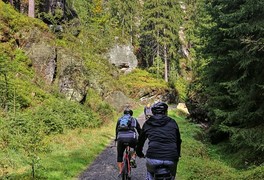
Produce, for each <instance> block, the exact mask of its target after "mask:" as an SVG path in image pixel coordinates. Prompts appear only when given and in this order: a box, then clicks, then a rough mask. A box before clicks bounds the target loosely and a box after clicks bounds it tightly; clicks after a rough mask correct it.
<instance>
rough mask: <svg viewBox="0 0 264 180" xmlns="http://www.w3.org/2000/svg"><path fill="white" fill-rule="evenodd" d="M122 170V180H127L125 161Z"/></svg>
mask: <svg viewBox="0 0 264 180" xmlns="http://www.w3.org/2000/svg"><path fill="white" fill-rule="evenodd" d="M123 163H124V164H123V168H122V180H128V170H127V160H126V159H124V161H123Z"/></svg>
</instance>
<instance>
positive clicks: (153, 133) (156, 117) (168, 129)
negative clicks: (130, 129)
mask: <svg viewBox="0 0 264 180" xmlns="http://www.w3.org/2000/svg"><path fill="white" fill-rule="evenodd" d="M151 110H152V113H153V116H151V117H150V118H149V119H148V120H147V121H146V122H145V123H144V124H143V127H142V130H141V134H140V135H139V139H138V144H137V148H136V153H137V155H138V157H144V154H143V152H142V149H143V146H144V143H145V141H146V139H148V140H149V143H148V149H147V152H146V166H147V178H146V179H148V180H152V179H153V175H154V171H155V167H156V166H158V165H161V164H163V165H167V166H169V167H170V171H171V173H172V176H173V177H174V178H175V177H176V171H177V164H178V160H179V157H180V154H181V136H180V131H179V127H178V124H177V123H176V121H175V120H174V119H172V118H170V117H168V116H167V112H168V105H167V104H166V103H163V102H158V103H156V104H154V105H153V106H152V109H151Z"/></svg>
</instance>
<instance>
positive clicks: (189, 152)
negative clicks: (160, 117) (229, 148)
mask: <svg viewBox="0 0 264 180" xmlns="http://www.w3.org/2000/svg"><path fill="white" fill-rule="evenodd" d="M177 114H179V113H176V112H175V111H172V112H170V115H171V117H173V118H174V119H176V121H177V123H178V125H179V128H180V132H181V138H182V151H181V158H180V161H179V164H178V171H177V179H179V180H187V179H188V180H191V179H193V180H194V179H195V180H198V179H200V180H204V179H208V180H215V179H217V180H226V179H229V180H230V179H234V180H236V179H238V180H243V179H244V180H248V179H250V180H253V179H263V178H264V166H259V167H251V168H249V169H243V170H241V169H240V170H239V169H235V168H233V167H232V165H231V162H230V161H229V160H228V159H227V158H222V157H223V154H221V151H218V150H217V147H215V146H212V145H208V144H207V143H206V142H203V141H202V139H203V135H202V134H203V133H202V131H201V129H200V127H198V126H197V125H196V124H192V123H190V122H188V121H187V120H186V119H185V118H184V116H182V115H181V116H178V115H177ZM229 156H231V155H229Z"/></svg>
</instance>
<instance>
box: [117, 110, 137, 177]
mask: <svg viewBox="0 0 264 180" xmlns="http://www.w3.org/2000/svg"><path fill="white" fill-rule="evenodd" d="M126 116H129V121H130V122H128V125H127V126H128V128H121V123H123V122H122V121H123V120H122V119H123V118H124V117H126ZM140 131H141V127H140V125H139V123H138V121H137V119H136V118H134V117H133V111H132V110H131V109H125V110H124V115H123V116H122V117H121V118H119V119H118V121H117V124H116V141H117V166H118V169H119V175H118V176H119V177H120V175H121V171H122V161H123V154H124V151H125V148H126V144H127V143H129V146H130V147H131V148H133V149H135V146H136V144H137V140H138V134H139V133H140ZM135 159H136V153H135V152H134V153H133V154H132V157H131V161H130V163H131V166H132V167H133V168H136V162H135Z"/></svg>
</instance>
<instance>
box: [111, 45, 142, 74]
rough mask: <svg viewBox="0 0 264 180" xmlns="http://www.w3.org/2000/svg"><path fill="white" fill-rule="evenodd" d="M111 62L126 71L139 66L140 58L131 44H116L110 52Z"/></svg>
mask: <svg viewBox="0 0 264 180" xmlns="http://www.w3.org/2000/svg"><path fill="white" fill-rule="evenodd" d="M107 59H109V62H110V63H111V64H113V65H115V66H116V67H118V68H119V69H121V70H122V71H124V72H125V73H127V72H130V71H132V70H133V69H135V68H136V67H137V66H138V60H137V57H136V55H135V54H134V53H133V47H132V46H131V45H118V44H117V45H115V46H114V47H113V48H112V49H110V51H109V53H108V57H107Z"/></svg>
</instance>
